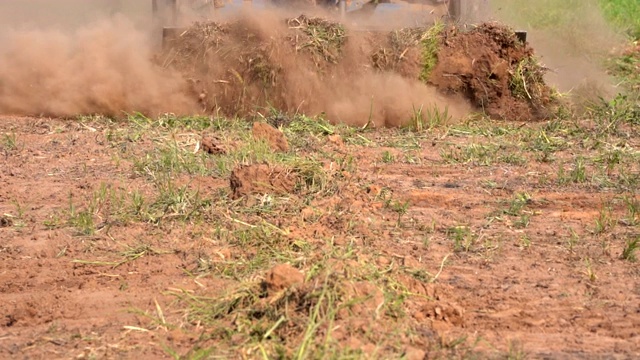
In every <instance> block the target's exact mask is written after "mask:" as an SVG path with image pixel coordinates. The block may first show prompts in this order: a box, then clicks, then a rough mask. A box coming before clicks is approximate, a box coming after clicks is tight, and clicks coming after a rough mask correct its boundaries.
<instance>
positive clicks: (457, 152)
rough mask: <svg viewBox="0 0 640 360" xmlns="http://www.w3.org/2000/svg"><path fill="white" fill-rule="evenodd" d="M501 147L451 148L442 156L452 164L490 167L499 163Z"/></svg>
mask: <svg viewBox="0 0 640 360" xmlns="http://www.w3.org/2000/svg"><path fill="white" fill-rule="evenodd" d="M499 150H500V147H499V146H498V145H495V144H468V145H458V146H451V147H449V148H448V151H447V150H442V151H441V152H440V156H441V157H442V158H443V159H444V160H445V161H446V162H448V163H452V164H469V163H470V164H474V165H480V166H490V165H493V164H494V163H496V162H497V161H498V156H499V155H498V151H499Z"/></svg>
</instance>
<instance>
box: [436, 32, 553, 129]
mask: <svg viewBox="0 0 640 360" xmlns="http://www.w3.org/2000/svg"><path fill="white" fill-rule="evenodd" d="M545 72H546V69H545V68H544V67H543V66H542V65H540V64H538V63H537V61H536V59H535V57H534V52H533V49H532V48H531V47H529V45H528V44H524V43H522V42H521V41H520V40H519V39H518V38H517V36H516V35H515V33H514V32H513V31H512V30H511V29H509V28H507V27H505V26H502V25H498V24H482V25H480V26H478V27H476V28H475V29H473V30H471V31H468V32H463V31H460V30H458V29H456V28H450V29H447V30H446V31H445V32H444V34H443V38H442V45H441V46H440V50H439V51H438V62H437V64H436V65H435V67H434V68H433V70H432V72H431V74H430V76H429V80H428V81H429V82H430V83H431V84H433V85H435V86H436V87H437V88H438V89H441V90H443V91H447V92H452V93H458V94H464V95H465V96H466V97H467V98H468V99H469V100H470V101H471V102H472V104H473V105H474V106H476V107H478V108H480V109H482V110H484V111H485V112H486V113H487V114H488V115H489V116H490V117H492V118H498V119H504V120H541V119H545V118H547V117H549V116H550V115H551V114H552V113H553V112H554V110H555V108H556V107H557V105H558V100H557V99H556V98H555V97H554V91H553V90H552V89H551V88H550V87H548V86H547V85H546V84H545V82H544V79H543V76H544V73H545Z"/></svg>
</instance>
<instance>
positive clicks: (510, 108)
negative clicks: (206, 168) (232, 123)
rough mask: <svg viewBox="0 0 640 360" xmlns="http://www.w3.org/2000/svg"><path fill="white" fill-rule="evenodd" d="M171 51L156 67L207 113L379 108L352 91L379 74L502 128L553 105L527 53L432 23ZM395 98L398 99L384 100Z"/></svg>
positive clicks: (211, 26)
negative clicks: (183, 82) (184, 82)
mask: <svg viewBox="0 0 640 360" xmlns="http://www.w3.org/2000/svg"><path fill="white" fill-rule="evenodd" d="M168 45H169V46H168V47H167V49H166V51H165V54H164V55H163V57H162V59H163V60H162V64H163V65H164V66H165V67H172V68H175V69H178V70H180V71H181V72H182V73H183V74H184V75H185V77H186V78H188V79H190V81H192V85H193V89H194V95H195V96H197V97H198V99H199V100H200V102H201V104H202V106H203V110H204V111H206V112H213V113H215V112H216V111H221V112H222V113H224V114H227V115H247V114H254V113H255V112H260V111H264V109H265V108H268V107H275V108H278V109H280V110H281V111H284V112H289V113H294V112H303V113H309V114H312V113H314V112H315V113H316V114H317V113H319V112H322V111H326V109H327V108H330V106H331V104H333V103H337V102H341V101H344V98H345V97H346V98H347V99H348V98H349V97H357V96H369V97H371V98H372V100H371V101H372V102H373V103H375V102H376V96H374V95H373V91H372V90H370V89H367V86H364V91H367V90H369V91H372V94H369V95H367V94H362V92H363V86H362V85H360V86H356V85H354V84H356V83H358V81H361V79H363V78H367V77H372V76H377V74H393V75H399V76H401V77H402V78H403V79H405V80H404V81H406V82H407V83H408V84H414V83H415V84H418V83H422V85H421V86H423V87H425V86H432V85H433V86H435V87H436V88H437V89H439V90H440V91H441V92H442V93H445V94H449V95H462V96H463V97H465V98H466V99H467V100H468V101H469V102H470V103H471V104H472V106H473V107H475V108H476V109H479V110H482V111H484V112H485V113H486V114H487V115H489V116H491V117H494V118H499V119H510V120H539V119H545V118H548V117H549V116H551V115H553V114H554V112H555V111H556V109H557V106H558V101H559V100H558V98H557V97H556V96H555V95H554V91H553V90H552V89H551V88H549V87H548V86H547V85H546V84H545V82H544V79H543V75H544V73H545V71H546V69H545V68H544V67H543V66H542V65H540V64H539V63H538V62H537V60H536V58H535V56H534V52H533V49H531V48H530V47H529V46H528V45H527V44H524V43H522V42H521V41H520V40H518V38H517V37H516V36H515V34H514V32H513V31H512V30H511V29H509V28H506V27H504V26H501V25H497V24H483V25H480V26H478V27H476V28H473V29H472V30H470V31H460V30H458V29H456V28H448V27H445V25H444V24H442V23H437V24H436V25H435V26H434V27H431V28H406V29H401V30H396V31H391V32H363V31H352V32H349V30H348V29H345V28H344V26H342V25H341V24H339V23H334V22H330V21H328V20H324V19H320V18H310V17H307V16H304V15H301V16H299V17H297V18H290V19H287V20H286V21H282V22H280V23H277V24H276V26H272V27H269V28H268V29H265V28H264V27H263V26H261V25H259V24H256V23H252V22H249V21H243V20H240V21H236V22H232V23H228V24H216V23H198V24H195V25H193V26H192V27H190V28H188V29H185V30H184V31H183V32H181V33H179V34H176V36H174V37H173V38H171V40H170V41H169V43H168ZM378 82H380V81H378ZM411 86H415V85H411ZM393 91H398V90H394V89H388V90H387V92H393ZM404 91H407V90H404ZM380 96H381V95H379V96H378V97H380ZM384 96H387V97H393V96H396V97H399V96H402V95H401V94H400V93H396V94H386V95H384ZM415 101H416V102H419V101H422V102H424V101H425V100H424V99H420V100H415ZM413 105H414V106H415V107H417V108H419V107H420V106H422V105H424V104H423V103H415V104H413ZM383 108H384V106H383ZM329 115H335V114H329ZM333 120H336V119H333ZM407 120H408V116H407V119H405V120H404V121H405V122H406V121H407Z"/></svg>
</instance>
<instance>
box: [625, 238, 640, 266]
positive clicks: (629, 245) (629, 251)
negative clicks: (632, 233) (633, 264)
mask: <svg viewBox="0 0 640 360" xmlns="http://www.w3.org/2000/svg"><path fill="white" fill-rule="evenodd" d="M638 248H640V237H636V238H635V239H627V241H626V242H625V244H624V249H622V255H621V256H620V257H621V258H622V259H624V260H627V261H636V260H637V257H636V251H637V250H638Z"/></svg>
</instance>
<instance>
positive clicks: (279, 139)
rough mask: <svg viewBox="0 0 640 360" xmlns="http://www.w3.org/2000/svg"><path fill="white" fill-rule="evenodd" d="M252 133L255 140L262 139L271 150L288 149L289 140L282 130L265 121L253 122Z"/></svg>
mask: <svg viewBox="0 0 640 360" xmlns="http://www.w3.org/2000/svg"><path fill="white" fill-rule="evenodd" d="M251 132H252V135H253V137H254V138H255V139H257V140H264V141H266V142H267V144H269V147H271V149H272V150H273V151H279V152H287V151H289V142H288V141H287V137H286V136H285V135H284V133H282V131H280V130H278V129H276V128H274V127H273V126H271V125H269V124H267V123H261V122H255V123H253V128H252V129H251Z"/></svg>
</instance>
